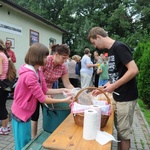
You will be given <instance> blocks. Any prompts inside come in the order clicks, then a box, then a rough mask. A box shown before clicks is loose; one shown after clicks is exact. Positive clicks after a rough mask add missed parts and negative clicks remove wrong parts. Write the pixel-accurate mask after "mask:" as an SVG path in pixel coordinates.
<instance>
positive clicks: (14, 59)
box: [11, 51, 16, 63]
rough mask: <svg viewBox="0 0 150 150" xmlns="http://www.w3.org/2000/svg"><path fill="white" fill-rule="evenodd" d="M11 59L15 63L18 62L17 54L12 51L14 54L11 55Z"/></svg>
mask: <svg viewBox="0 0 150 150" xmlns="http://www.w3.org/2000/svg"><path fill="white" fill-rule="evenodd" d="M11 60H12V62H13V63H15V62H16V56H15V53H14V52H13V51H12V55H11Z"/></svg>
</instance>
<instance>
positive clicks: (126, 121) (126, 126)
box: [113, 100, 137, 140]
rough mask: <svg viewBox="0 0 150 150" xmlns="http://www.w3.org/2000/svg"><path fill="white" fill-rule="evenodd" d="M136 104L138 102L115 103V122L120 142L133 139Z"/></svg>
mask: <svg viewBox="0 0 150 150" xmlns="http://www.w3.org/2000/svg"><path fill="white" fill-rule="evenodd" d="M136 104H137V100H133V101H128V102H116V101H114V102H113V106H114V122H115V127H116V130H117V134H118V140H129V139H131V135H132V123H133V116H134V109H135V106H136Z"/></svg>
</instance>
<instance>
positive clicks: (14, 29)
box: [0, 20, 22, 35]
mask: <svg viewBox="0 0 150 150" xmlns="http://www.w3.org/2000/svg"><path fill="white" fill-rule="evenodd" d="M0 31H4V32H8V33H12V34H17V35H22V28H21V27H18V26H15V25H12V24H10V23H6V22H4V21H1V20H0Z"/></svg>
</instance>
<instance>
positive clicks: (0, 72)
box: [0, 56, 3, 76]
mask: <svg viewBox="0 0 150 150" xmlns="http://www.w3.org/2000/svg"><path fill="white" fill-rule="evenodd" d="M2 64H3V58H2V56H0V76H1V75H2V73H3V67H2Z"/></svg>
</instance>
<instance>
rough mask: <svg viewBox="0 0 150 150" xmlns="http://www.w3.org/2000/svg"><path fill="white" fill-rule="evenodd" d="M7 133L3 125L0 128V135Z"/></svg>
mask: <svg viewBox="0 0 150 150" xmlns="http://www.w3.org/2000/svg"><path fill="white" fill-rule="evenodd" d="M8 134H9V131H8V129H7V128H6V129H4V128H3V127H1V128H0V135H8Z"/></svg>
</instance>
